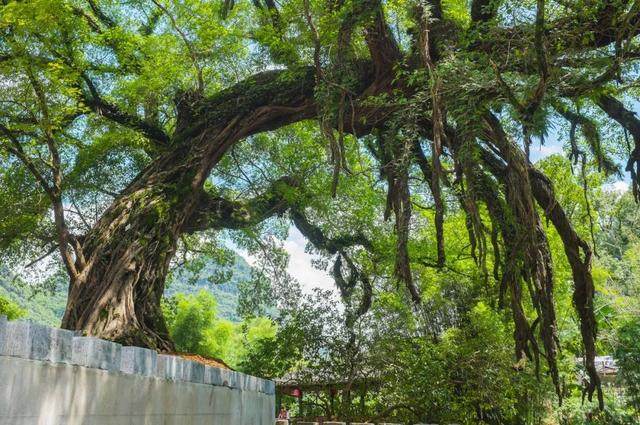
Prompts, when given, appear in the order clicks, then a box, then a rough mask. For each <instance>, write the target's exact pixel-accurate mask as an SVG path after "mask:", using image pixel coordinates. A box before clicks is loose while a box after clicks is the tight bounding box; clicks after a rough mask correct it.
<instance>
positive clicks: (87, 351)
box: [72, 336, 122, 371]
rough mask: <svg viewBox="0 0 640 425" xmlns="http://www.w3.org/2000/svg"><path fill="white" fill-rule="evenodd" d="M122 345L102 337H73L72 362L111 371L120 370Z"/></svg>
mask: <svg viewBox="0 0 640 425" xmlns="http://www.w3.org/2000/svg"><path fill="white" fill-rule="evenodd" d="M121 356H122V346H121V345H120V344H116V343H115V342H111V341H105V340H104V339H100V338H93V337H86V336H76V337H74V338H73V354H72V362H73V364H76V365H78V366H84V367H92V368H96V369H104V370H110V371H118V370H120V361H121Z"/></svg>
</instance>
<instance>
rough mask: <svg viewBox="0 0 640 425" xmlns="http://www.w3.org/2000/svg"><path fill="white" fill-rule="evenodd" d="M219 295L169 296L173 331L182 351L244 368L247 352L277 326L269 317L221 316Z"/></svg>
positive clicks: (169, 321) (168, 316) (167, 304)
mask: <svg viewBox="0 0 640 425" xmlns="http://www.w3.org/2000/svg"><path fill="white" fill-rule="evenodd" d="M216 304H217V303H216V299H215V297H214V296H213V295H212V294H211V293H209V292H207V291H205V290H201V291H200V292H198V293H197V294H195V295H183V294H178V295H176V296H174V297H171V298H169V299H165V300H164V303H163V308H164V311H165V318H166V320H167V324H168V326H169V332H170V333H171V337H172V338H173V341H174V342H175V344H176V349H177V350H178V351H180V352H186V353H194V354H200V355H203V356H206V357H213V358H216V359H221V360H223V361H224V362H225V363H227V364H228V365H230V366H231V367H240V368H242V365H243V363H244V362H245V356H246V355H247V352H251V351H252V350H253V349H254V347H255V346H256V345H257V344H260V343H262V341H268V340H272V339H273V338H274V337H275V333H276V327H275V325H274V323H273V322H272V321H271V320H270V319H268V318H266V317H258V318H253V319H250V320H246V321H244V322H242V323H234V322H231V321H229V320H225V319H221V318H219V317H218V315H217V309H216Z"/></svg>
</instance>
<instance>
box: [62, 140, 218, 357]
mask: <svg viewBox="0 0 640 425" xmlns="http://www.w3.org/2000/svg"><path fill="white" fill-rule="evenodd" d="M183 146H184V145H183ZM198 151H199V150H198V149H185V148H178V149H176V150H175V151H173V152H170V153H167V154H165V155H163V156H162V157H161V158H159V159H158V160H156V161H154V162H153V163H152V164H150V165H149V166H148V167H147V169H146V170H144V171H143V172H142V173H141V174H140V175H139V176H138V178H136V180H135V181H134V182H133V183H132V184H131V185H130V186H129V187H128V188H127V189H125V190H124V191H123V193H122V194H121V195H120V196H119V197H118V198H117V199H116V200H115V201H114V203H113V204H112V205H111V206H110V207H109V208H108V209H107V211H106V212H105V213H104V214H103V216H102V217H101V218H100V220H99V221H98V222H97V223H96V224H95V226H94V227H93V229H91V231H90V232H89V233H88V234H87V235H86V237H85V239H84V242H83V251H84V255H85V258H86V259H87V260H86V261H87V264H86V267H85V268H84V270H83V272H82V274H81V276H80V277H79V278H78V279H77V280H76V281H72V282H71V285H70V289H69V299H68V301H67V308H66V311H65V314H64V318H63V321H62V326H63V327H64V328H68V329H75V330H82V331H85V332H86V333H87V334H89V335H95V336H99V337H101V338H105V339H109V340H113V341H117V342H121V343H123V344H128V345H138V346H144V347H151V348H154V349H158V350H161V351H170V350H172V349H173V344H172V343H171V341H170V338H169V335H168V332H167V327H166V325H165V322H164V319H163V316H162V312H161V310H160V299H161V297H162V294H163V291H164V284H165V279H166V275H167V270H168V268H169V264H170V261H171V259H172V257H173V255H174V253H175V251H176V245H177V241H178V238H179V237H180V235H181V233H182V229H183V227H184V223H185V220H187V219H188V218H189V217H190V215H191V214H192V212H193V207H194V205H195V202H196V200H197V197H198V194H199V193H200V190H201V188H202V185H203V183H204V178H203V177H202V174H201V173H200V172H199V171H202V170H203V169H206V168H208V164H206V162H208V161H207V159H206V158H205V157H203V156H202V155H200V154H198Z"/></svg>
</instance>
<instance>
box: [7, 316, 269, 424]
mask: <svg viewBox="0 0 640 425" xmlns="http://www.w3.org/2000/svg"><path fill="white" fill-rule="evenodd" d="M274 416H275V385H274V383H273V382H272V381H268V380H264V379H260V378H256V377H253V376H249V375H245V374H242V373H239V372H235V371H231V370H228V369H219V368H215V367H210V366H204V365H202V364H201V363H197V362H194V361H191V360H186V359H183V358H181V357H177V356H168V355H164V354H158V353H156V352H155V351H153V350H148V349H144V348H140V347H123V346H121V345H120V344H116V343H113V342H110V341H105V340H102V339H99V338H92V337H83V336H80V335H77V334H76V333H74V332H71V331H67V330H62V329H56V328H50V327H47V326H42V325H38V324H34V323H30V322H21V321H7V320H6V318H4V317H0V425H111V424H113V425H115V424H118V425H138V424H140V425H142V424H162V425H165V424H166V425H173V424H176V425H178V424H180V425H200V424H212V425H273V423H274V419H273V418H274Z"/></svg>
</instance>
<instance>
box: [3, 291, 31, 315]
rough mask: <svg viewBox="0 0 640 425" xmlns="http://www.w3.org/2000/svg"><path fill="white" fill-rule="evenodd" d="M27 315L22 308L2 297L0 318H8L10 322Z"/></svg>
mask: <svg viewBox="0 0 640 425" xmlns="http://www.w3.org/2000/svg"><path fill="white" fill-rule="evenodd" d="M26 315H27V312H26V311H25V310H24V309H22V308H20V306H19V305H17V304H16V303H14V302H13V301H11V300H9V299H7V298H5V297H3V296H0V316H6V317H7V319H9V320H15V319H20V318H21V317H24V316H26Z"/></svg>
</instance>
